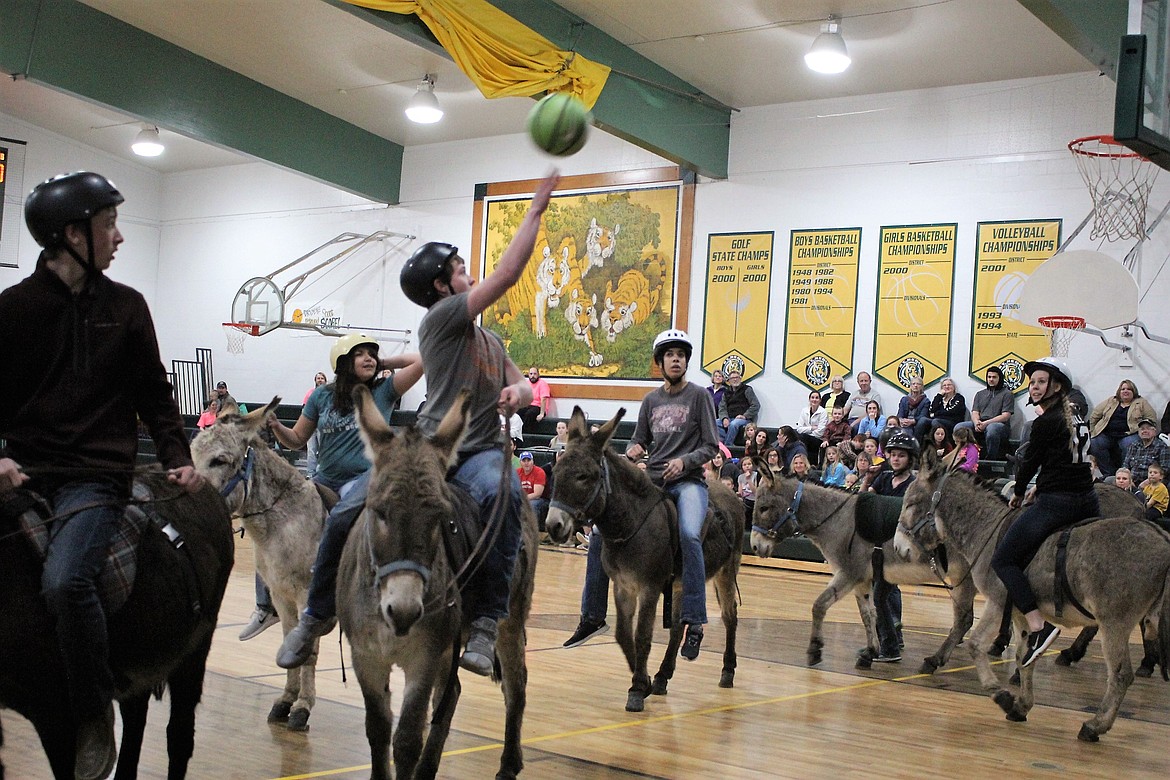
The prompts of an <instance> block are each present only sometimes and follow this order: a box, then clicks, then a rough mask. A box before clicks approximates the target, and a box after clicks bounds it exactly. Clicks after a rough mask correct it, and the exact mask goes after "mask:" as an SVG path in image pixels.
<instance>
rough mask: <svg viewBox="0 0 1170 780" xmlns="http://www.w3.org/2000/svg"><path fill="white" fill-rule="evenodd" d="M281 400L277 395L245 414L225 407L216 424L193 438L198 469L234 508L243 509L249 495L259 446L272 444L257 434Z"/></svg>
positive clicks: (193, 458)
mask: <svg viewBox="0 0 1170 780" xmlns="http://www.w3.org/2000/svg"><path fill="white" fill-rule="evenodd" d="M279 403H280V396H276V397H275V398H273V399H272V401H271V402H269V404H268V405H267V406H265V407H264V408H263V409H256V410H255V411H252V412H249V413H248V414H246V415H244V416H243V417H241V416H240V415H239V408H238V407H235V406H233V407H232V409H234V410H235V411H229V412H227V413H225V412H223V411H221V412H220V413H219V416H218V417H217V419H216V422H215V424H214V425H211V426H208V427H207V428H204V429H203V430H202V431H200V432H199V434H198V435H197V436H196V437H195V439H194V440H193V441H192V442H191V459H192V461H194V463H195V470H196V471H198V472H199V473H200V474H201V475H202V476H203V478H204V479H206V480H207V481H208V482H210V483H211V486H212V487H214V488H215V489H216V490H218V491H220V494H221V495H222V496H223V497H224V498H225V499H227V501H228V505H229V508H231V509H232V510H233V511H237V510H239V508H240V506H241V505H242V504H243V502H244V500H245V499H246V498H247V494H248V490H249V489H250V488H249V484H248V483H249V482H250V481H251V468H252V465H253V458H255V454H254V453H255V449H256V448H264V447H267V446H268V445H266V444H264V442H262V441H261V440H260V437H259V436H258V435H257V434H258V433H259V431H260V429H261V428H263V427H264V425H265V424H266V423H267V421H268V415H269V414H270V413H271V412H272V411H273V410H274V409H276V406H277V405H278V404H279ZM250 452H252V454H251V455H250V454H249V453H250Z"/></svg>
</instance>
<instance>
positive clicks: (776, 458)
mask: <svg viewBox="0 0 1170 780" xmlns="http://www.w3.org/2000/svg"><path fill="white" fill-rule="evenodd" d="M764 462H765V463H767V464H768V469H769V470H770V471H771V472H772V474H773V476H776V475H779V474H783V473H784V467H783V466H782V465H780V451H779V450H773V449H770V450H768V451H767V452H765V453H764Z"/></svg>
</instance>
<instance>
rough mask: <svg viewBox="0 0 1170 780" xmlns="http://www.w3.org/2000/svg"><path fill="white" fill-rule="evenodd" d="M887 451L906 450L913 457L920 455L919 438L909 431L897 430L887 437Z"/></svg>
mask: <svg viewBox="0 0 1170 780" xmlns="http://www.w3.org/2000/svg"><path fill="white" fill-rule="evenodd" d="M885 450H886V452H889V451H890V450H905V451H906V454H907V455H909V456H910V457H911V458H917V457H918V439H915V438H914V434H912V433H910V432H909V431H903V430H897V431H894V432H893V433H891V434H890V438H888V439H886V447H885Z"/></svg>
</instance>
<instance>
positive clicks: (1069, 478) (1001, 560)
mask: <svg viewBox="0 0 1170 780" xmlns="http://www.w3.org/2000/svg"><path fill="white" fill-rule="evenodd" d="M1024 371H1025V373H1027V374H1028V375H1029V376H1030V377H1031V381H1030V382H1029V384H1028V402H1029V403H1031V404H1035V405H1036V406H1039V407H1040V410H1041V413H1040V416H1039V417H1038V418H1037V419H1036V421H1035V422H1034V423H1033V424H1032V433H1031V436H1030V437H1029V439H1028V448H1027V451H1026V452H1027V454H1026V455H1025V456H1024V457H1023V459H1022V460H1020V462H1019V470H1018V471H1017V472H1016V487H1015V493H1014V495H1013V496H1012V499H1011V506H1012V507H1013V508H1018V507H1020V506H1021V505H1022V504H1023V501H1024V491H1025V490H1026V489H1027V487H1028V482H1029V481H1031V479H1032V477H1033V476H1034V475H1035V474H1036V472H1037V471H1039V472H1040V474H1039V477H1038V478H1037V480H1036V501H1035V503H1033V504H1032V505H1031V506H1030V507H1028V508H1027V509H1025V510H1024V511H1023V513H1021V514H1020V516H1019V517H1018V518H1016V521H1015V522H1014V523H1012V525H1011V527H1010V528H1009V529H1008V532H1007V533H1006V534H1005V535H1004V537H1003V540H1002V541H1001V542H1000V543H999V546H998V547H997V548H996V549H995V554H994V555H993V556H992V558H991V567H992V568H993V569H994V570H995V573H996V574H997V575H998V576H999V578H1000V579H1001V580H1003V583H1004V585H1006V586H1007V591H1008V597H1009V598H1010V599H1011V601H1012V604H1013V605H1014V606H1015V608H1016V609H1018V610H1020V612H1022V613H1024V618H1025V619H1026V620H1027V621H1028V636H1027V642H1028V649H1027V653H1026V654H1025V656H1024V660H1023V662H1022V665H1023V666H1030V665H1031V664H1032V662H1034V661H1035V660H1036V659H1037V658H1039V657H1040V656H1041V655H1043V653H1044V651H1045V650H1047V649H1048V647H1049V645H1051V644H1052V642H1053V640H1055V639H1056V637H1058V636H1059V635H1060V629H1059V628H1057V627H1056V626H1054V625H1052V624H1051V623H1047V622H1045V620H1044V618H1043V617H1042V616H1041V615H1040V610H1039V608H1038V607H1037V604H1036V595H1035V594H1034V593H1033V592H1032V587H1031V585H1029V584H1028V575H1027V574H1026V573H1025V572H1024V569H1026V568H1027V566H1028V564H1029V563H1030V562H1031V560H1032V558H1033V557H1034V556H1035V555H1036V551H1037V550H1039V549H1040V545H1042V544H1043V543H1044V540H1045V539H1047V538H1048V536H1049V535H1050V534H1052V533H1055V532H1056V531H1058V530H1060V529H1061V528H1064V527H1066V526H1070V525H1073V524H1074V523H1077V522H1080V521H1081V520H1084V519H1085V518H1088V517H1096V516H1097V515H1099V514H1100V513H1101V509H1100V507H1099V505H1098V503H1097V494H1096V492H1095V491H1094V490H1093V475H1092V471H1091V468H1090V466H1089V426H1088V424H1087V423H1086V422H1085V420H1084V418H1083V417H1081V416H1080V415H1078V414H1077V413H1076V412H1075V411H1074V410H1073V408H1072V406H1071V404H1069V402H1068V393H1069V390H1071V389H1072V386H1073V382H1072V374H1071V373H1070V372H1069V369H1068V366H1067V365H1066V364H1065V362H1064V361H1063V360H1061V359H1059V358H1054V357H1045V358H1041V359H1040V360H1033V361H1031V362H1029V363H1028V364H1027V365H1025V366H1024Z"/></svg>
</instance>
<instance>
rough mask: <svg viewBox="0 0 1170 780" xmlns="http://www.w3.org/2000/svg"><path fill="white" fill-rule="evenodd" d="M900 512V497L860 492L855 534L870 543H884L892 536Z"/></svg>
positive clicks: (896, 527)
mask: <svg viewBox="0 0 1170 780" xmlns="http://www.w3.org/2000/svg"><path fill="white" fill-rule="evenodd" d="M901 513H902V499H901V498H898V497H896V496H879V495H878V494H877V493H862V494H861V495H859V496H858V497H857V517H856V529H857V535H858V536H860V537H861V538H862V539H864V540H865V541H867V542H869V543H870V544H874V545H880V544H885V543H886V542H888V541H890V540H891V539H893V538H894V532H895V531H897V530H898V515H900V514H901Z"/></svg>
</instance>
